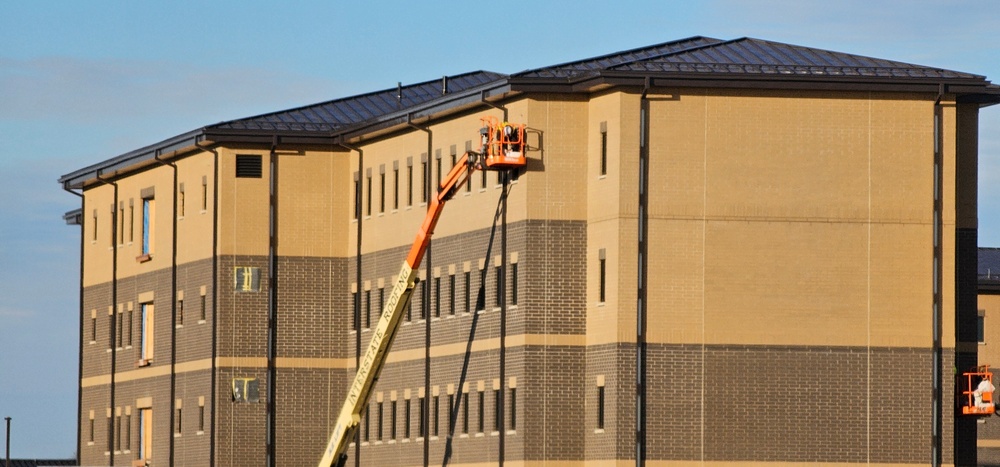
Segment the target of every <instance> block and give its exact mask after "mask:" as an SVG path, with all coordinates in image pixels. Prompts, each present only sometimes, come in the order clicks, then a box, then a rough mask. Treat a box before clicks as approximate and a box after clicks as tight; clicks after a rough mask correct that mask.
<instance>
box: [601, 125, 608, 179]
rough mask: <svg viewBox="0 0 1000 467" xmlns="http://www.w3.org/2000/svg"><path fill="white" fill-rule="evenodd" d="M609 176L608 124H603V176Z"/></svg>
mask: <svg viewBox="0 0 1000 467" xmlns="http://www.w3.org/2000/svg"><path fill="white" fill-rule="evenodd" d="M607 174H608V129H607V122H602V123H601V175H607Z"/></svg>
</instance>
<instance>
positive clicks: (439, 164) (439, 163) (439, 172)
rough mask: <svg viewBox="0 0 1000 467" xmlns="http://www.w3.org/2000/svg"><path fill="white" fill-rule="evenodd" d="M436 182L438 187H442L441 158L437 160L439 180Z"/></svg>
mask: <svg viewBox="0 0 1000 467" xmlns="http://www.w3.org/2000/svg"><path fill="white" fill-rule="evenodd" d="M436 180H437V185H436V186H438V187H440V186H441V158H440V157H438V158H437V179H436ZM434 191H437V190H434Z"/></svg>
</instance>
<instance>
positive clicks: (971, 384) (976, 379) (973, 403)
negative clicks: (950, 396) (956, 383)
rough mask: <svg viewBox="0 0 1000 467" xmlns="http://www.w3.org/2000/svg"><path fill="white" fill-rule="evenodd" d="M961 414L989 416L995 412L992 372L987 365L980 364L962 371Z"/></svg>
mask: <svg viewBox="0 0 1000 467" xmlns="http://www.w3.org/2000/svg"><path fill="white" fill-rule="evenodd" d="M962 378H963V381H962V383H961V387H962V389H963V390H962V395H961V399H960V402H961V405H962V415H977V416H989V415H993V413H994V412H996V406H995V405H994V402H993V391H994V386H993V373H991V372H990V367H989V365H980V366H978V367H976V368H971V369H969V371H966V372H965V373H962Z"/></svg>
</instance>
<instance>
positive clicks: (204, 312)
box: [200, 294, 208, 321]
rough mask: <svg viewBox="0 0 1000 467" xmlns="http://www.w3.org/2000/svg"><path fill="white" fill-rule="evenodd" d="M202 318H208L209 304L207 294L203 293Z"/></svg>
mask: <svg viewBox="0 0 1000 467" xmlns="http://www.w3.org/2000/svg"><path fill="white" fill-rule="evenodd" d="M200 298H201V307H200V308H201V320H202V321H205V320H206V319H207V318H208V306H207V305H208V304H207V303H206V300H205V294H202V295H201V297H200Z"/></svg>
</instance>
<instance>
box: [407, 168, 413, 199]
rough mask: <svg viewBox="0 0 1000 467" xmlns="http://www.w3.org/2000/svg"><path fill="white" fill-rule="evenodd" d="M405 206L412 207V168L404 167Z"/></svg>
mask: <svg viewBox="0 0 1000 467" xmlns="http://www.w3.org/2000/svg"><path fill="white" fill-rule="evenodd" d="M406 205H407V206H413V166H412V165H410V164H407V165H406Z"/></svg>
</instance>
